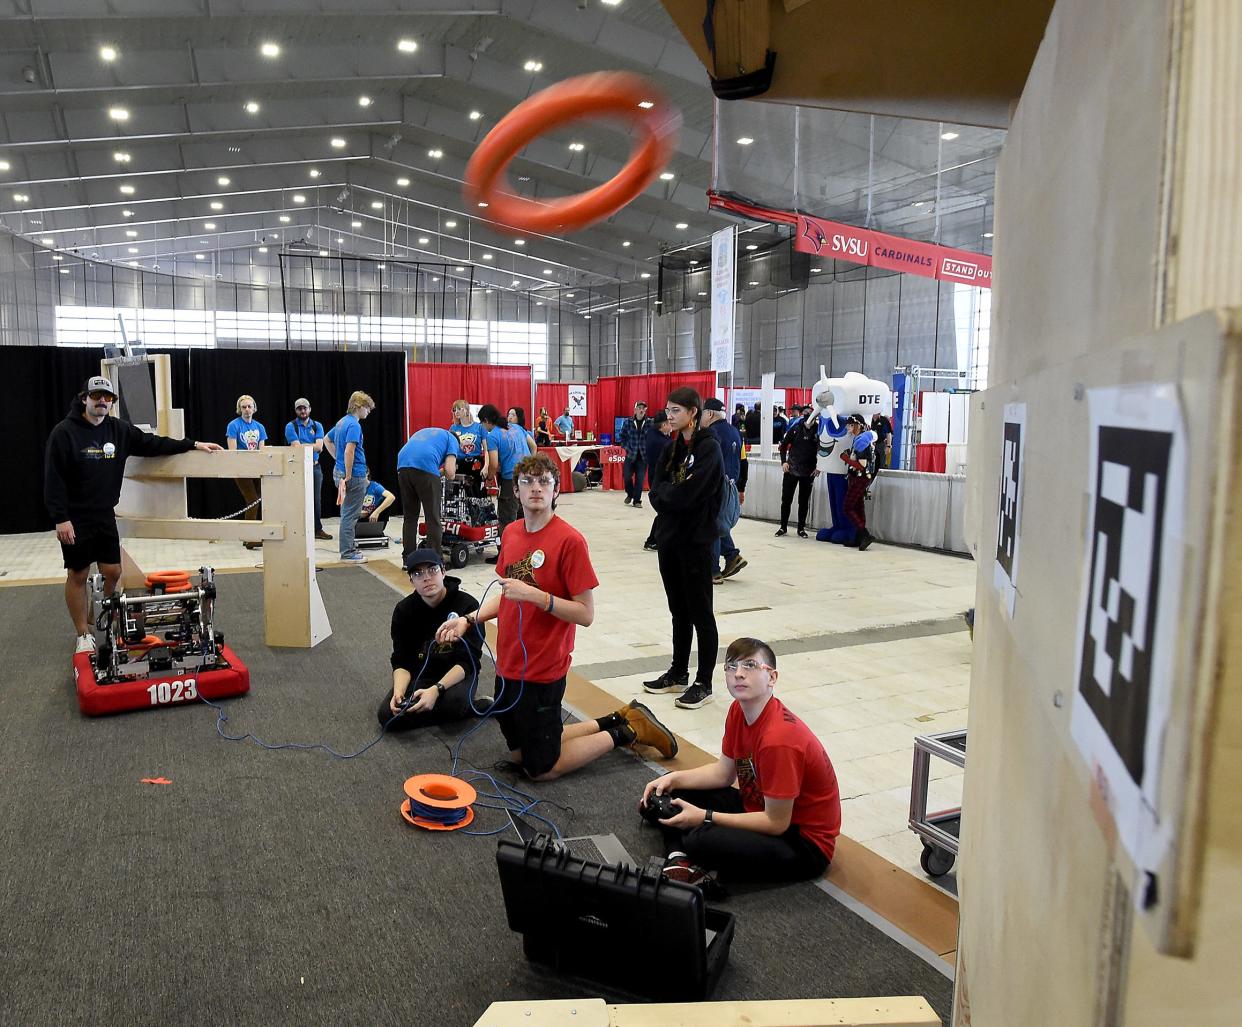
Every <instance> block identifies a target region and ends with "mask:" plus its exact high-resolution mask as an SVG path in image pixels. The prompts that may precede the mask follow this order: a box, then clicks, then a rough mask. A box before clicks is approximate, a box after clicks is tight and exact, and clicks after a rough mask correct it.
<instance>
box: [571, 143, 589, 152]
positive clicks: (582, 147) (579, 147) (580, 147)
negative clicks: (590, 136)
mask: <svg viewBox="0 0 1242 1027" xmlns="http://www.w3.org/2000/svg"><path fill="white" fill-rule="evenodd" d="M569 148H570V149H571V150H573V151H574V153H580V152H581V151H583V150H585V149H586V146H585V145H584V144H582V143H570V144H569Z"/></svg>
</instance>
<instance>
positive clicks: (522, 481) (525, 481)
mask: <svg viewBox="0 0 1242 1027" xmlns="http://www.w3.org/2000/svg"><path fill="white" fill-rule="evenodd" d="M518 484H519V485H525V486H526V487H527V488H530V487H531V486H532V485H542V486H543V487H544V488H545V489H550V488H554V487H555V486H556V480H555V479H553V478H528V477H527V476H526V475H522V476H521V477H520V478H518Z"/></svg>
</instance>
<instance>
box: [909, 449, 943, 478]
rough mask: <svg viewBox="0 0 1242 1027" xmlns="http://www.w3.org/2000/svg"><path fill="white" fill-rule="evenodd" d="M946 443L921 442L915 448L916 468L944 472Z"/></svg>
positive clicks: (917, 469)
mask: <svg viewBox="0 0 1242 1027" xmlns="http://www.w3.org/2000/svg"><path fill="white" fill-rule="evenodd" d="M945 448H946V443H943V442H920V443H919V444H918V446H917V447H915V450H914V469H915V470H916V471H932V472H934V473H936V474H944V464H945Z"/></svg>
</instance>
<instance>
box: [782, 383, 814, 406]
mask: <svg viewBox="0 0 1242 1027" xmlns="http://www.w3.org/2000/svg"><path fill="white" fill-rule="evenodd" d="M809 402H811V390H810V389H809V388H806V389H786V390H785V409H786V410H788V409H789V408H790V407H792V406H795V405H797V406H806V405H807V404H808V403H809Z"/></svg>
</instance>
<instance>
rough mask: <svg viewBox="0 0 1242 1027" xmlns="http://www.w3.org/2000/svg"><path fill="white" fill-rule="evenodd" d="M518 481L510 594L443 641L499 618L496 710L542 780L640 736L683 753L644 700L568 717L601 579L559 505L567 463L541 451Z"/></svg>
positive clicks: (451, 627)
mask: <svg viewBox="0 0 1242 1027" xmlns="http://www.w3.org/2000/svg"><path fill="white" fill-rule="evenodd" d="M513 479H514V481H513V487H514V491H515V492H516V493H517V497H518V502H519V503H520V504H521V508H522V516H521V517H520V518H519V519H518V520H516V521H513V522H512V523H510V524H508V525H506V527H505V530H504V534H503V535H502V536H501V538H500V558H499V560H498V561H497V563H496V572H497V573H498V574H499V575H500V576H501V587H500V592H498V593H493V594H491V595H489V596H488V597H487V598H486V599H485V600H484V601H483V605H482V606H481V607H480V608H479V609H478V610H476V611H475V612H473V613H468V614H466V616H464V617H458V618H455V619H454V620H450V621H447V622H446V623H445V624H443V625H442V626H441V627H440V630H439V631H438V632H437V633H436V638H437V640H438V641H440V642H455V641H456V640H457V639H459V638H461V637H462V635H463V634H465V632H466V631H468V630H477V631H480V632H481V631H482V628H481V627H478V628H476V627H475V625H482V624H484V623H486V622H487V621H489V620H492V619H494V618H496V619H498V620H499V623H498V624H497V628H496V642H497V644H496V697H495V708H496V709H497V710H500V711H504V712H500V713H497V714H496V720H497V721H498V722H499V724H500V729H501V731H502V732H503V733H504V736H505V742H506V744H507V745H508V746H509V756H510V758H511V759H512V760H513V761H514V762H515V763H520V764H521V766H522V769H523V770H524V771H525V772H526V774H527V775H528V776H529V777H531V778H534V779H535V780H537V781H551V780H553V779H554V778H558V777H560V776H561V775H563V774H568V773H569V772H570V771H571V770H577V769H578V768H579V767H581V766H585V765H586V764H587V763H590V762H591V761H592V760H595V759H598V758H599V757H600V756H602V755H604V753H606V752H612V750H613V749H616V748H619V747H621V746H629V745H634V744H635V743H638V744H641V745H647V746H650V747H652V748H653V749H656V750H658V751H659V752H660V754H661V755H662V756H664V757H666V758H671V757H673V756H675V755H676V754H677V739H676V738H675V737H674V736H673V733H672V732H671V731H669V729H668V728H666V727H665V726H664V725H663V724H661V723H660V722H659V721H658V720H656V718H655V716H654V715H653V714H652V712H651V711H650V710H649V709H647V707H645V706H644V705H643V704H642V703H638V702H632V703H630V705H629V706H626V707H623V708H622V709H620V710H618V711H617V712H615V713H610V714H608V715H607V716H606V717H600V718H599V719H598V720H587V721H583V722H581V723H578V724H563V723H562V722H561V700H562V699H563V698H564V697H565V677H566V675H567V674H568V673H569V663H570V656H571V655H572V653H573V650H574V633H575V630H576V628H577V627H578V626H581V627H584V628H587V627H590V626H591V622H592V621H593V620H594V619H595V599H594V589H595V587H596V586H597V585H598V584H599V581H598V579H597V578H596V577H595V570H594V568H592V566H591V554H590V553H589V552H588V551H587V544H586V539H584V538H583V537H582V535H581V534H579V532H578V531H577V530H576V529H575V528H573V527H572V526H571V525H570V524H568V523H566V522H565V521H563V520H561V519H560V518H559V517H557V516H556V514H555V513H554V512H553V504H554V502H555V500H556V496H557V493H558V491H559V485H560V468H559V467H558V466H557V464H556V463H555V462H554V461H553V460H552V459H551V458H550V457H549V456H548V455H547V454H545V453H535V454H533V455H531V456H528V457H525V458H524V459H522V460H519V461H518V463H517V464H516V465H515V466H514V469H513ZM515 703H516V705H514V704H515Z"/></svg>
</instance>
